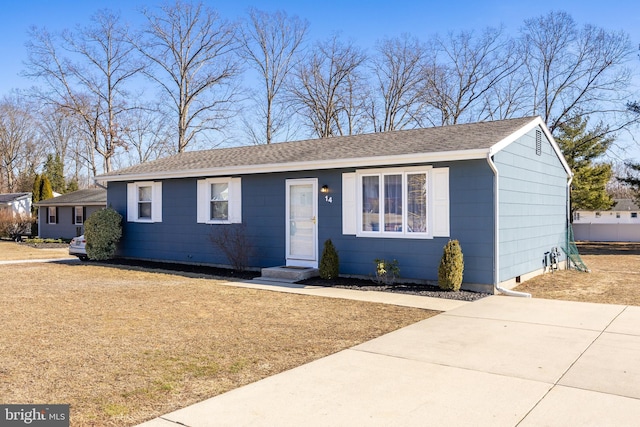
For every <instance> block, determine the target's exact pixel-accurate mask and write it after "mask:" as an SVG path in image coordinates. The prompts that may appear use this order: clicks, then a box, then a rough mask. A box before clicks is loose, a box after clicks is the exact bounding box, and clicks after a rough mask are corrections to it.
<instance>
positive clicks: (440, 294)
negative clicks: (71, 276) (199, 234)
mask: <svg viewBox="0 0 640 427" xmlns="http://www.w3.org/2000/svg"><path fill="white" fill-rule="evenodd" d="M99 263H102V264H107V265H123V266H128V267H137V268H145V269H154V270H168V271H172V272H177V273H189V274H196V275H200V274H202V275H206V276H214V277H222V278H234V279H243V280H251V279H253V278H255V277H260V272H258V271H235V270H232V269H229V268H221V267H212V266H205V265H191V264H178V263H164V262H154V261H142V260H133V259H122V258H117V259H113V260H109V261H100V262H99ZM298 283H299V284H302V285H310V286H327V287H335V288H342V289H355V290H359V291H378V292H394V293H403V294H410V295H420V296H427V297H433V298H446V299H453V300H459V301H475V300H478V299H480V298H484V297H486V296H489V295H490V294H486V293H479V292H470V291H464V290H461V291H459V292H452V291H442V290H440V288H438V287H437V286H432V285H424V284H417V283H396V284H393V285H384V284H378V283H375V282H374V281H372V280H366V279H358V278H346V277H340V278H338V279H335V280H325V279H321V278H319V277H314V278H311V279H306V280H302V281H300V282H298Z"/></svg>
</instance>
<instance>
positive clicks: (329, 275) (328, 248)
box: [319, 239, 340, 279]
mask: <svg viewBox="0 0 640 427" xmlns="http://www.w3.org/2000/svg"><path fill="white" fill-rule="evenodd" d="M319 270H320V277H321V278H323V279H335V278H336V277H338V275H339V274H340V259H339V258H338V251H336V248H335V246H333V242H332V241H331V239H328V240H326V241H325V242H324V249H323V250H322V257H321V258H320V268H319Z"/></svg>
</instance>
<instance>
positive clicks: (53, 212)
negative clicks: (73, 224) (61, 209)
mask: <svg viewBox="0 0 640 427" xmlns="http://www.w3.org/2000/svg"><path fill="white" fill-rule="evenodd" d="M57 222H58V208H57V207H55V206H50V207H49V208H47V223H48V224H56V223H57Z"/></svg>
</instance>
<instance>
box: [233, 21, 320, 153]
mask: <svg viewBox="0 0 640 427" xmlns="http://www.w3.org/2000/svg"><path fill="white" fill-rule="evenodd" d="M308 27H309V23H308V22H307V21H303V20H301V19H299V18H297V17H289V16H287V14H286V13H285V12H281V11H280V12H275V13H267V12H263V11H259V10H256V9H250V10H249V20H248V22H247V23H246V24H245V25H244V26H243V27H242V38H241V42H242V47H243V49H242V50H241V55H242V57H243V58H244V59H245V60H246V61H247V62H248V63H249V65H250V66H251V67H252V68H254V69H255V70H256V71H257V72H258V73H259V77H260V79H261V80H262V83H261V86H262V87H261V88H260V89H259V91H258V96H257V97H256V99H255V102H256V105H257V106H258V111H259V112H258V114H259V116H260V120H261V122H262V124H261V125H260V127H261V130H258V131H256V130H255V129H253V128H252V129H250V132H249V133H250V135H252V138H253V140H254V143H255V144H259V143H266V144H270V143H271V142H272V141H273V139H274V137H275V135H277V134H278V132H279V131H280V130H282V129H283V128H285V127H286V126H287V122H288V119H289V117H288V116H287V114H286V108H285V107H284V106H283V105H282V103H281V102H278V101H279V99H278V95H279V93H280V91H281V90H282V88H283V86H284V83H285V81H286V79H287V76H288V75H289V73H290V72H291V70H292V69H293V67H294V66H295V65H296V55H297V54H298V51H299V49H300V48H301V46H302V43H303V41H304V39H305V36H306V34H307V29H308Z"/></svg>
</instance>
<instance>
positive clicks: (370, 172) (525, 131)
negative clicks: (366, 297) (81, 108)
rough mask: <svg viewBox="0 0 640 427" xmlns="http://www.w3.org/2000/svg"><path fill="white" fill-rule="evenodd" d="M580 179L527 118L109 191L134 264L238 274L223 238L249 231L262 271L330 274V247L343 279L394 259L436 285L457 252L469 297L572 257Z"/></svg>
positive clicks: (160, 172) (144, 172)
mask: <svg viewBox="0 0 640 427" xmlns="http://www.w3.org/2000/svg"><path fill="white" fill-rule="evenodd" d="M570 174H571V172H570V169H569V167H568V165H567V163H566V161H565V159H564V158H563V156H562V154H561V152H560V149H559V148H558V145H557V144H556V142H555V141H554V140H553V137H552V136H551V134H550V132H549V130H548V129H547V127H546V126H545V124H544V123H543V121H542V120H541V119H540V118H539V117H527V118H520V119H511V120H501V121H494V122H485V123H474V124H461V125H452V126H445V127H434V128H428V129H415V130H401V131H393V132H383V133H374V134H369V135H353V136H341V137H331V138H325V139H317V140H306V141H298V142H286V143H278V144H270V145H257V146H244V147H237V148H226V149H214V150H207V151H198V152H184V153H180V154H177V155H174V156H171V157H168V158H164V159H160V160H156V161H153V162H149V163H144V164H141V165H137V166H133V167H130V168H126V169H122V170H119V171H115V172H112V173H109V174H105V175H102V176H99V177H98V178H97V181H98V182H100V183H102V184H105V185H107V187H108V190H107V201H108V204H109V205H110V206H112V207H113V208H114V209H116V210H117V211H118V212H120V213H121V214H122V215H123V217H124V224H123V237H122V239H121V242H120V246H119V255H120V256H123V257H129V258H139V259H150V260H163V261H171V262H184V263H202V264H214V265H215V264H229V262H228V260H227V259H226V258H225V256H224V255H223V254H222V253H221V252H220V251H219V250H217V249H216V247H215V246H214V245H213V244H212V243H211V239H210V236H211V234H212V233H218V232H219V231H220V230H222V229H224V228H225V227H227V229H229V228H232V227H234V225H233V224H242V227H240V228H239V229H240V230H241V231H242V232H243V233H244V234H245V236H246V238H247V239H248V241H249V242H250V243H251V245H252V248H253V251H252V252H251V257H250V265H251V267H256V268H257V267H274V266H283V265H286V266H291V267H317V266H318V262H319V258H320V255H321V253H322V248H323V244H324V242H325V241H326V240H327V239H331V240H332V241H333V243H334V245H335V247H336V249H337V250H338V253H339V257H340V273H341V274H343V275H360V276H371V275H373V274H374V271H375V265H374V259H376V258H382V259H387V260H393V259H396V260H397V261H398V266H399V268H400V275H401V277H402V278H403V279H410V280H430V281H433V280H437V277H438V265H439V262H440V259H441V257H442V251H443V248H444V246H445V244H446V243H447V241H448V240H449V239H458V240H459V241H460V244H461V247H462V251H463V254H464V263H465V269H464V283H463V286H462V287H463V288H465V289H483V290H487V291H492V290H493V289H494V286H496V285H497V286H501V285H502V286H512V285H513V284H515V283H517V282H520V281H522V280H525V279H526V278H528V277H529V276H530V275H535V274H539V273H542V272H543V269H544V265H543V260H544V258H545V253H547V252H549V251H551V250H552V248H555V247H560V248H563V247H565V246H566V238H567V233H566V232H567V224H568V217H567V213H568V182H569V177H570ZM235 227H237V226H235Z"/></svg>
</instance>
